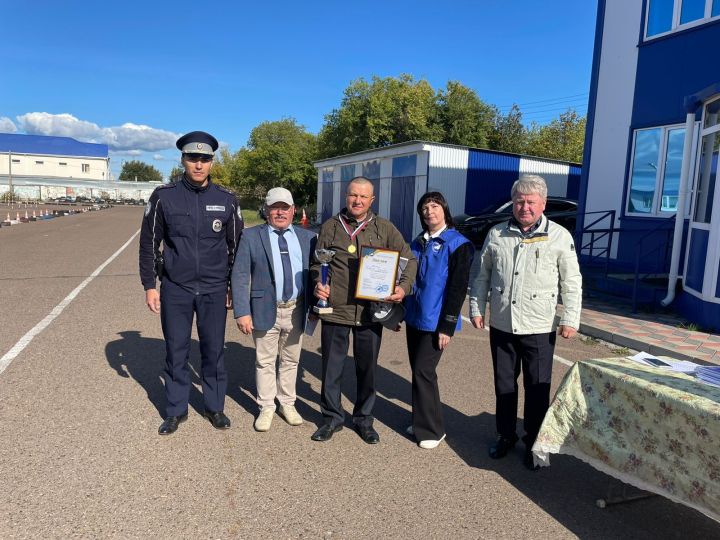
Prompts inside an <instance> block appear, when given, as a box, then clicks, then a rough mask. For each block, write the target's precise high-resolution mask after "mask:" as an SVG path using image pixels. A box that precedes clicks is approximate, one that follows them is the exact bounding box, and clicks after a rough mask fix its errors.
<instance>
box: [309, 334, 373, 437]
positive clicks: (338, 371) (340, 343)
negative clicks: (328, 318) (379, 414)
mask: <svg viewBox="0 0 720 540" xmlns="http://www.w3.org/2000/svg"><path fill="white" fill-rule="evenodd" d="M351 332H352V336H353V356H354V357H355V376H356V378H357V396H356V398H355V407H354V408H353V422H354V423H355V424H357V425H364V426H371V425H372V423H373V416H372V409H373V405H374V404H375V370H376V368H377V358H378V353H379V352H380V342H381V340H382V326H380V325H379V324H371V325H367V326H348V325H344V324H335V323H329V322H324V321H323V323H322V333H321V343H322V390H321V396H320V410H321V411H322V415H323V417H324V419H325V423H327V424H330V425H332V426H333V427H334V426H338V425H341V424H342V423H343V421H344V418H345V414H344V412H343V408H342V404H341V402H340V399H341V394H342V373H343V367H344V365H345V358H346V356H347V351H348V346H349V341H350V333H351Z"/></svg>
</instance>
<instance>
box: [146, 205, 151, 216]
mask: <svg viewBox="0 0 720 540" xmlns="http://www.w3.org/2000/svg"><path fill="white" fill-rule="evenodd" d="M150 210H152V202H150V201H148V203H147V204H146V205H145V215H146V216H147V215H148V214H150Z"/></svg>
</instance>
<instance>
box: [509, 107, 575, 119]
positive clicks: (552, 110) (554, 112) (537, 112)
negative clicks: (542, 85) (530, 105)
mask: <svg viewBox="0 0 720 540" xmlns="http://www.w3.org/2000/svg"><path fill="white" fill-rule="evenodd" d="M570 109H572V110H574V111H575V112H576V113H578V114H581V113H582V112H583V111H587V107H561V108H559V109H545V110H543V111H535V112H530V113H527V114H526V113H524V112H522V111H520V112H521V113H522V117H523V118H525V117H532V116H548V114H547V113H553V114H559V113H563V112H566V111H568V110H570Z"/></svg>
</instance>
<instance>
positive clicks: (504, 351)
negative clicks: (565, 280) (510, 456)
mask: <svg viewBox="0 0 720 540" xmlns="http://www.w3.org/2000/svg"><path fill="white" fill-rule="evenodd" d="M556 339H557V334H556V333H555V332H549V333H547V334H526V335H515V334H510V333H508V332H503V331H501V330H497V329H495V328H493V327H492V326H491V327H490V351H491V353H492V359H493V373H494V376H495V400H496V401H495V425H496V427H497V432H498V433H499V434H500V435H502V436H503V437H507V438H508V439H513V440H517V434H516V433H515V427H516V424H517V402H518V384H517V379H518V375H520V368H521V367H522V374H523V388H524V389H525V410H524V417H525V422H524V428H525V436H524V437H523V441H525V444H526V445H527V446H532V445H533V443H534V442H535V439H536V438H537V434H538V432H539V431H540V425H541V424H542V421H543V419H544V418H545V413H546V412H547V410H548V407H549V406H550V381H551V378H552V363H553V354H554V353H555V340H556Z"/></svg>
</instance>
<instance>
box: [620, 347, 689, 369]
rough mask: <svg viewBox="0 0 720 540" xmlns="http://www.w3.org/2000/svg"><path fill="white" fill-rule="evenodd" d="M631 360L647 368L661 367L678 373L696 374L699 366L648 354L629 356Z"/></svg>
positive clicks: (685, 361)
mask: <svg viewBox="0 0 720 540" xmlns="http://www.w3.org/2000/svg"><path fill="white" fill-rule="evenodd" d="M628 358H629V359H630V360H633V361H634V362H638V363H640V364H643V365H646V366H653V367H659V368H661V369H667V370H669V371H676V372H678V373H695V370H696V369H697V367H698V365H697V364H695V363H694V362H688V361H687V360H671V359H669V358H662V359H661V358H658V357H657V356H653V355H652V354H649V353H646V352H639V353H637V354H636V355H634V356H628Z"/></svg>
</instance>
